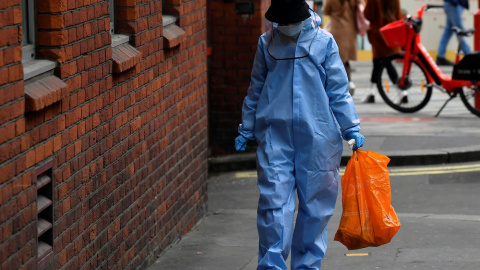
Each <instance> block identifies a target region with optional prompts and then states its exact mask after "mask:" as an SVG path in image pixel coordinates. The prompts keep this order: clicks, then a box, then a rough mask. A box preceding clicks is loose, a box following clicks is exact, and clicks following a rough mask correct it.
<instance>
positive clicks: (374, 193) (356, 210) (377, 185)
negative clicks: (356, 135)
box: [334, 149, 400, 250]
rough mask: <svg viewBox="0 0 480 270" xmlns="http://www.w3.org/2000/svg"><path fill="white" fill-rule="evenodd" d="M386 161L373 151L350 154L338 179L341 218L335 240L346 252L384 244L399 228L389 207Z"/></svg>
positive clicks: (382, 156)
mask: <svg viewBox="0 0 480 270" xmlns="http://www.w3.org/2000/svg"><path fill="white" fill-rule="evenodd" d="M389 161H390V159H389V158H388V157H387V156H385V155H382V154H379V153H375V152H373V151H366V152H364V151H362V150H360V149H358V150H356V151H354V152H353V155H352V157H351V158H350V160H349V161H348V164H347V168H346V169H345V174H344V175H343V177H342V206H343V212H342V218H341V220H340V225H339V227H338V230H337V233H336V234H335V238H334V240H335V241H339V242H341V243H342V244H344V245H345V246H346V247H347V248H348V249H349V250H353V249H360V248H365V247H377V246H380V245H384V244H386V243H388V242H390V240H392V238H393V236H394V235H395V234H396V233H397V232H398V230H399V229H400V220H399V219H398V217H397V214H396V213H395V210H394V209H393V207H392V206H391V191H390V178H389V176H388V168H387V164H388V162H389Z"/></svg>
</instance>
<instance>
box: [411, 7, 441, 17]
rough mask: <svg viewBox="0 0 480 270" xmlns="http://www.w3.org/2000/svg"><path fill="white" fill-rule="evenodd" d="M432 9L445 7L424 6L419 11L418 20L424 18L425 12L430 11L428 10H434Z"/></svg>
mask: <svg viewBox="0 0 480 270" xmlns="http://www.w3.org/2000/svg"><path fill="white" fill-rule="evenodd" d="M432 8H443V5H433V4H424V5H422V6H421V7H420V8H419V9H418V11H417V14H418V18H420V19H421V18H422V17H423V12H424V11H425V10H428V9H432Z"/></svg>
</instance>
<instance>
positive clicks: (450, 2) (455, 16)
mask: <svg viewBox="0 0 480 270" xmlns="http://www.w3.org/2000/svg"><path fill="white" fill-rule="evenodd" d="M464 8H465V9H468V0H444V1H443V9H444V10H445V14H446V15H447V18H446V25H445V29H444V30H443V34H442V38H441V39H440V45H439V46H438V54H437V65H439V66H442V65H443V66H445V65H446V66H451V65H453V63H452V62H450V61H448V60H447V59H446V58H445V54H446V51H447V45H448V41H450V38H451V37H452V35H453V30H452V27H458V28H460V29H464V26H463V22H462V13H463V9H464ZM457 39H459V37H458V35H457ZM458 42H461V43H462V45H461V49H462V51H463V52H464V53H465V54H467V53H469V52H470V47H469V46H468V44H467V42H466V40H465V37H462V39H461V40H459V41H458Z"/></svg>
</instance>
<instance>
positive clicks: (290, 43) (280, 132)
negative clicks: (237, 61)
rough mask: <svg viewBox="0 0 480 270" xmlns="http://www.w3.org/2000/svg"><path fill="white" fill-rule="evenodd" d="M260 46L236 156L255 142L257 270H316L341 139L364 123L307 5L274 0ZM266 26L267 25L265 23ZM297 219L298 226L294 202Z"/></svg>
mask: <svg viewBox="0 0 480 270" xmlns="http://www.w3.org/2000/svg"><path fill="white" fill-rule="evenodd" d="M265 17H266V19H267V20H268V21H269V22H271V26H267V29H269V30H268V31H267V32H265V33H264V34H262V35H261V36H260V38H259V40H258V45H257V52H256V54H255V60H254V63H253V68H252V76H251V82H250V86H249V88H248V93H247V96H246V97H245V99H244V101H243V107H242V122H241V124H240V125H239V127H238V132H239V134H240V135H239V136H238V137H236V138H235V149H236V150H237V151H244V150H245V148H246V145H247V141H248V140H256V141H257V142H258V147H257V175H258V179H257V185H258V188H259V191H260V198H259V201H258V208H257V228H258V236H259V251H258V267H257V270H267V269H275V270H287V269H288V266H287V265H286V260H287V258H288V256H289V254H290V251H291V256H292V258H291V269H292V270H301V269H311V270H319V269H320V268H321V264H322V259H323V257H324V255H325V251H326V249H327V223H328V221H329V220H330V217H331V216H332V214H333V211H334V209H335V203H336V199H337V194H338V181H339V178H340V171H339V166H340V159H341V156H342V149H343V144H342V138H343V139H345V140H350V139H355V141H356V145H355V146H354V149H356V148H358V147H361V146H362V145H363V143H364V137H363V136H362V135H361V134H360V133H359V130H360V120H359V118H358V116H357V113H356V109H355V106H354V103H353V99H352V96H351V95H350V94H349V92H348V79H347V74H346V73H345V69H344V67H343V63H342V60H341V59H340V56H339V53H338V47H337V45H336V43H335V40H334V39H333V37H332V35H331V34H330V33H328V32H326V31H324V30H323V29H321V28H320V27H319V25H320V20H321V19H320V17H319V16H318V15H317V14H316V13H314V12H313V11H312V10H310V9H309V7H308V5H307V4H306V2H305V0H272V4H271V5H270V7H269V9H268V10H267V12H266V13H265ZM267 23H268V22H267ZM297 196H298V202H299V206H298V213H297V217H296V220H295V209H296V201H297V200H296V199H297Z"/></svg>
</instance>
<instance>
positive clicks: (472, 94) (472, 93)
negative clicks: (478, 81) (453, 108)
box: [459, 86, 480, 117]
mask: <svg viewBox="0 0 480 270" xmlns="http://www.w3.org/2000/svg"><path fill="white" fill-rule="evenodd" d="M459 92H460V97H461V98H462V101H463V104H465V107H467V109H468V110H469V111H470V112H471V113H473V114H475V115H476V116H478V117H480V87H479V86H473V87H463V88H462V89H461V90H460V91H459Z"/></svg>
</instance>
